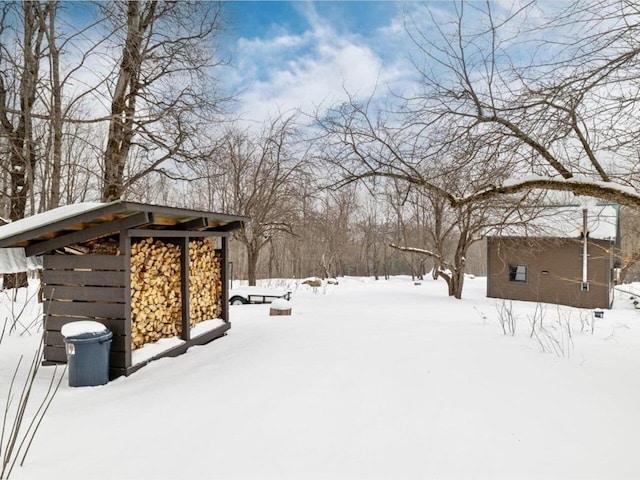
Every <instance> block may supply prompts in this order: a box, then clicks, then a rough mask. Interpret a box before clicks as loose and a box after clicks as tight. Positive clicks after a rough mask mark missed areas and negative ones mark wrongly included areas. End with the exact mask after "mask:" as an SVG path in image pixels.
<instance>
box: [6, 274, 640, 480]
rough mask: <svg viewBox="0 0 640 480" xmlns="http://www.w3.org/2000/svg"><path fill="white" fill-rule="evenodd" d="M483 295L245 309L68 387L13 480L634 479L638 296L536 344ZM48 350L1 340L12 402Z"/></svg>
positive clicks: (638, 440) (404, 286) (361, 296)
mask: <svg viewBox="0 0 640 480" xmlns="http://www.w3.org/2000/svg"><path fill="white" fill-rule="evenodd" d="M485 288H486V283H485V280H484V279H483V278H475V279H469V280H467V283H466V286H465V292H464V296H465V298H464V299H463V300H461V301H458V300H455V299H452V298H447V296H446V295H445V285H444V283H443V282H442V281H433V280H431V279H429V280H425V281H423V282H422V283H421V284H420V285H414V283H413V282H412V281H411V279H409V278H406V277H396V278H392V279H391V280H388V281H385V280H379V281H374V280H372V279H358V278H347V279H343V278H341V279H340V284H339V285H331V286H327V287H324V288H320V289H318V288H316V289H315V290H314V289H311V288H308V287H299V288H297V289H294V293H293V297H292V301H291V304H292V309H293V312H292V315H291V316H269V305H240V306H233V307H231V322H232V328H231V330H230V332H229V335H228V336H227V337H225V338H222V339H219V340H216V341H215V342H213V343H211V344H209V345H206V346H202V347H194V348H192V349H190V350H189V351H188V352H187V353H186V354H185V355H182V356H180V357H178V358H173V359H162V360H160V361H157V362H153V363H152V364H150V365H149V366H147V367H145V368H143V369H141V370H140V371H138V372H137V373H135V374H133V375H132V376H130V377H128V378H119V379H117V380H115V381H113V382H110V383H109V384H107V385H105V386H102V387H84V388H71V387H68V386H67V384H66V379H65V381H64V382H63V384H62V387H61V388H60V390H59V392H58V394H57V396H56V398H55V399H54V401H53V404H52V406H51V409H50V411H49V412H48V413H47V415H46V416H45V418H44V420H43V422H42V425H41V427H40V430H39V432H38V434H37V436H36V438H35V440H34V443H33V445H32V447H31V450H30V452H29V456H28V457H27V461H26V465H25V466H24V467H22V468H16V469H15V470H14V472H13V473H12V476H11V478H15V479H16V480H36V479H43V478H47V479H65V480H71V479H205V478H206V479H209V478H217V479H261V480H262V479H279V480H282V479H296V480H299V479H376V478H379V479H431V478H434V479H435V478H438V479H450V478H453V479H472V478H486V479H521V478H544V479H622V478H639V477H640V456H639V455H638V454H637V449H638V446H639V445H640V408H639V406H640V311H637V310H634V309H633V306H632V304H631V301H630V300H629V295H628V294H618V298H617V301H616V306H615V308H614V309H613V310H611V311H605V314H604V318H602V319H596V320H595V322H596V323H595V327H594V328H593V333H592V332H591V326H592V320H593V317H592V315H591V313H592V312H581V311H578V310H575V309H568V308H561V309H558V308H557V307H555V306H546V307H544V308H543V310H544V313H545V317H544V319H543V323H542V327H543V329H540V325H539V324H538V325H537V328H538V332H539V334H538V338H539V339H540V340H539V341H538V340H536V339H535V338H530V336H529V333H530V328H531V327H530V319H531V318H533V317H534V315H535V314H536V305H535V304H530V303H522V302H513V304H512V305H513V309H512V314H513V315H512V316H513V318H515V319H516V320H515V322H516V334H515V336H511V335H504V334H503V331H502V327H501V326H500V324H499V321H498V317H499V314H498V308H497V305H500V304H501V303H500V302H499V301H496V300H494V299H488V298H485V296H484V295H485ZM505 306H506V307H509V304H508V303H507V304H506V305H505ZM539 312H540V310H538V313H539ZM502 318H503V319H505V318H508V314H507V313H504V309H503V315H502ZM567 323H569V324H571V330H570V332H571V336H569V330H568V329H567ZM544 332H546V333H544ZM541 344H542V345H544V346H545V350H546V351H544V352H543V351H542V349H541ZM36 345H37V337H36V336H32V337H29V336H18V335H15V334H12V335H11V336H10V337H8V338H5V339H4V340H3V341H2V344H0V401H1V402H3V403H4V401H5V397H6V393H7V386H8V383H9V381H10V377H11V374H12V373H13V368H14V365H15V362H16V361H17V356H18V355H19V354H20V353H21V352H22V353H24V354H25V355H31V354H32V353H31V352H32V351H33V350H34V349H35V348H36ZM553 352H555V353H553ZM50 371H51V367H47V368H43V369H42V370H41V374H42V375H41V377H40V378H39V379H38V380H37V391H36V392H35V393H34V397H38V395H43V394H44V389H45V387H46V384H47V381H48V379H47V377H48V376H50Z"/></svg>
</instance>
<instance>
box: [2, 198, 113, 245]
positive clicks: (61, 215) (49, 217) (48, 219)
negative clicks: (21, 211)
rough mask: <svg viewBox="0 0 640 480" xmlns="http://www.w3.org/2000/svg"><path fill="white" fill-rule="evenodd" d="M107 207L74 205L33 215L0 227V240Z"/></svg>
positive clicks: (87, 203) (94, 204)
mask: <svg viewBox="0 0 640 480" xmlns="http://www.w3.org/2000/svg"><path fill="white" fill-rule="evenodd" d="M105 205H107V204H106V203H98V202H83V203H74V204H73V205H65V206H63V207H58V208H54V209H52V210H49V211H47V212H43V213H37V214H36V215H32V216H30V217H26V218H23V219H21V220H16V221H14V222H11V223H8V224H7V225H3V226H0V240H1V239H4V238H8V237H11V236H13V235H16V234H19V233H23V232H27V231H29V230H33V229H35V228H39V227H43V226H45V225H49V224H51V223H55V222H58V221H60V220H64V219H66V218H70V217H73V216H75V215H78V214H81V213H85V212H89V211H91V210H96V209H98V208H100V207H104V206H105Z"/></svg>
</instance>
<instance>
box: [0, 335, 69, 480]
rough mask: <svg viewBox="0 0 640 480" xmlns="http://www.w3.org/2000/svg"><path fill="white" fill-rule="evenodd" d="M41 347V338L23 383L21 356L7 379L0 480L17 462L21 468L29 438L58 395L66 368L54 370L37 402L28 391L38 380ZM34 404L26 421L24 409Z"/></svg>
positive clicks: (0, 436)
mask: <svg viewBox="0 0 640 480" xmlns="http://www.w3.org/2000/svg"><path fill="white" fill-rule="evenodd" d="M43 345H44V335H43V337H42V340H41V341H40V346H39V347H38V349H37V350H36V352H35V353H34V355H33V360H32V361H31V366H30V367H29V370H28V371H27V372H26V375H25V376H24V379H23V380H20V378H21V377H22V374H21V372H20V366H21V364H22V359H23V356H20V359H19V360H18V363H17V365H16V368H15V371H14V373H13V377H12V378H11V383H10V384H9V391H8V393H7V401H6V403H5V406H4V414H3V420H2V430H0V467H2V468H1V469H0V480H4V479H8V478H9V476H10V475H11V472H12V471H13V468H14V467H15V465H16V463H17V462H18V460H19V461H20V466H22V465H23V464H24V461H25V459H26V457H27V453H28V452H29V448H30V447H31V443H32V442H33V438H34V437H35V435H36V432H37V431H38V428H39V427H40V424H41V422H42V419H43V418H44V416H45V414H46V413H47V411H48V409H49V406H50V405H51V402H52V400H53V398H54V397H55V395H56V393H57V392H58V388H59V387H60V384H61V382H62V379H63V377H64V372H65V370H66V365H65V368H64V369H63V370H62V373H60V375H58V367H57V366H56V367H55V368H54V371H53V373H52V375H51V380H50V382H49V386H48V389H47V391H46V393H45V395H44V397H42V398H41V399H40V400H34V398H33V396H32V390H33V387H34V383H35V380H36V378H37V376H38V371H39V368H40V365H41V364H42V359H43ZM21 383H22V389H21V391H20V394H19V396H18V397H17V403H15V404H14V400H15V399H16V394H17V392H15V390H17V389H18V388H19V385H20V384H21ZM14 392H15V393H14ZM34 404H35V405H36V406H37V408H36V412H35V413H34V414H33V416H32V418H31V420H30V421H29V420H28V416H27V408H28V407H29V406H30V405H34ZM27 422H28V423H27Z"/></svg>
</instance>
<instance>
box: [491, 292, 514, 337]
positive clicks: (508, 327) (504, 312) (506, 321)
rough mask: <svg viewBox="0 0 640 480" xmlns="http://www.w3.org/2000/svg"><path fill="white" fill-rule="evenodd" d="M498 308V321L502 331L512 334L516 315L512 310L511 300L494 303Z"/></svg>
mask: <svg viewBox="0 0 640 480" xmlns="http://www.w3.org/2000/svg"><path fill="white" fill-rule="evenodd" d="M496 308H497V309H498V323H499V324H500V326H501V327H502V333H503V334H505V335H511V336H514V335H515V334H516V324H517V316H516V315H515V313H514V312H513V302H512V301H511V300H509V302H508V303H507V302H505V301H504V300H503V301H502V302H499V303H498V304H497V305H496Z"/></svg>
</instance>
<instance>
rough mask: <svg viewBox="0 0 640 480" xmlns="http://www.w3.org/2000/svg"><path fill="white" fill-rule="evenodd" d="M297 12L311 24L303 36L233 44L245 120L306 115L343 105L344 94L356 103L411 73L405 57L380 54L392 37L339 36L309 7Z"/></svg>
mask: <svg viewBox="0 0 640 480" xmlns="http://www.w3.org/2000/svg"><path fill="white" fill-rule="evenodd" d="M299 8H300V11H302V12H303V13H304V15H305V18H306V19H307V22H308V23H309V25H310V28H309V30H307V31H306V32H305V33H303V34H301V35H291V34H290V33H288V32H279V34H278V35H274V36H272V37H271V38H260V39H251V40H248V39H240V40H239V41H238V43H237V54H236V60H237V62H236V65H237V67H238V77H237V80H238V81H239V82H243V83H244V82H246V83H244V88H243V93H242V94H241V95H240V100H241V102H242V109H243V110H244V112H245V114H244V117H245V118H247V119H251V120H256V121H260V120H262V119H264V118H267V117H268V116H269V115H273V114H276V113H277V112H286V111H291V110H296V109H300V110H302V111H304V112H307V113H310V112H313V111H314V109H315V108H316V107H318V106H320V105H322V106H323V107H328V106H330V105H331V104H333V103H335V102H339V101H344V100H345V99H346V98H347V92H348V94H349V95H351V96H355V97H356V98H366V97H369V96H370V95H372V94H373V93H374V92H375V93H376V94H379V95H386V94H387V93H388V89H389V88H391V87H392V85H396V84H398V82H403V81H405V80H406V77H407V76H409V75H411V74H412V73H413V69H411V68H410V66H409V65H408V57H407V55H405V54H404V52H397V54H388V53H389V52H383V51H382V50H383V49H384V48H387V45H386V42H387V40H389V39H390V35H397V32H392V31H390V32H376V35H374V36H373V37H372V38H371V39H365V38H363V37H361V36H357V35H353V34H348V33H347V34H344V33H339V32H337V31H336V30H335V29H333V28H332V27H331V26H329V25H327V24H326V23H325V22H324V21H323V19H322V18H320V17H319V16H318V15H317V12H316V11H315V9H314V8H313V6H312V5H311V6H310V5H308V4H302V5H301V6H300V7H299ZM389 21H390V22H391V21H393V19H390V20H389ZM385 57H387V60H385ZM389 58H390V60H389ZM247 79H252V80H251V81H249V82H247Z"/></svg>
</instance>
